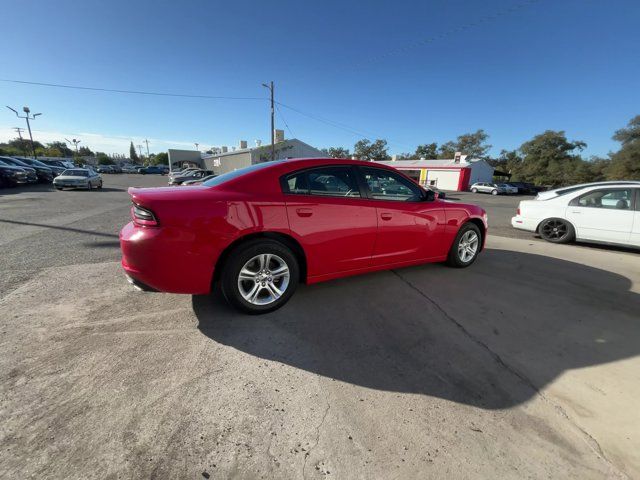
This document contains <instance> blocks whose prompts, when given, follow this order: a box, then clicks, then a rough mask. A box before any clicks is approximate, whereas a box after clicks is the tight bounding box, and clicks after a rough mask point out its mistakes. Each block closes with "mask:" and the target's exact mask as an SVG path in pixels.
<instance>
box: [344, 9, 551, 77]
mask: <svg viewBox="0 0 640 480" xmlns="http://www.w3.org/2000/svg"><path fill="white" fill-rule="evenodd" d="M541 1H542V0H526V1H524V2H520V3H518V4H516V5H512V6H511V7H507V8H504V9H502V10H498V11H497V12H495V13H493V14H491V15H485V16H484V17H480V18H479V19H477V20H475V21H472V22H468V23H464V24H462V25H458V26H456V27H454V28H451V29H449V30H445V31H444V32H441V33H439V34H437V35H434V36H432V37H428V38H425V39H423V40H420V41H417V42H415V43H412V44H409V45H406V46H404V47H398V48H395V49H392V50H389V51H387V52H386V53H383V54H381V55H377V56H375V57H371V58H370V59H368V60H365V61H364V62H361V63H358V64H356V65H355V66H356V67H358V66H359V67H362V66H364V65H367V64H371V63H375V62H377V61H379V60H382V59H385V58H388V57H392V56H394V55H399V54H403V53H406V52H408V51H410V50H414V49H416V48H420V47H424V46H425V45H428V44H430V43H434V42H436V41H438V40H442V39H443V38H446V37H448V36H450V35H453V34H456V33H461V32H464V31H466V30H470V29H472V28H475V27H479V26H480V25H483V24H485V23H489V22H492V21H493V20H496V19H498V18H500V17H503V16H505V15H510V14H512V13H515V12H517V11H519V10H522V9H524V8H526V7H530V6H531V5H534V4H536V3H540V2H541Z"/></svg>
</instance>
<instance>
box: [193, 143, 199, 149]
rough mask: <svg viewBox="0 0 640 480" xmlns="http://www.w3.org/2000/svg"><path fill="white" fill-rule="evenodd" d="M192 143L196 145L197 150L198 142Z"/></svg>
mask: <svg viewBox="0 0 640 480" xmlns="http://www.w3.org/2000/svg"><path fill="white" fill-rule="evenodd" d="M194 145H195V146H196V150H198V145H200V144H199V143H198V142H195V143H194Z"/></svg>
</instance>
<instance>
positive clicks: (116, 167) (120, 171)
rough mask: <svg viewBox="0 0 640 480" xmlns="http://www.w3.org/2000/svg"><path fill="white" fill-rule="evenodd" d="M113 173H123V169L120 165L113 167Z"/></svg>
mask: <svg viewBox="0 0 640 480" xmlns="http://www.w3.org/2000/svg"><path fill="white" fill-rule="evenodd" d="M111 170H112V171H113V172H112V173H122V167H121V166H120V165H111Z"/></svg>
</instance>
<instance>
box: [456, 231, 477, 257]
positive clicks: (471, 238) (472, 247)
mask: <svg viewBox="0 0 640 480" xmlns="http://www.w3.org/2000/svg"><path fill="white" fill-rule="evenodd" d="M479 243H480V239H479V238H478V234H477V233H476V232H474V231H473V230H468V231H467V232H465V233H464V235H462V237H461V238H460V241H459V242H458V258H460V261H461V262H463V263H468V262H470V261H471V260H473V257H475V256H476V253H477V252H478V245H479Z"/></svg>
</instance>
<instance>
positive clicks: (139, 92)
mask: <svg viewBox="0 0 640 480" xmlns="http://www.w3.org/2000/svg"><path fill="white" fill-rule="evenodd" d="M0 82H7V83H18V84H22V85H37V86H40V87H53V88H67V89H71V90H89V91H93V92H109V93H127V94H130V95H152V96H156V97H180V98H200V99H208V100H266V98H264V97H230V96H223V95H190V94H186V93H165V92H148V91H143V90H120V89H115V88H100V87H85V86H81V85H63V84H61V83H44V82H30V81H26V80H13V79H8V78H0Z"/></svg>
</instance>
